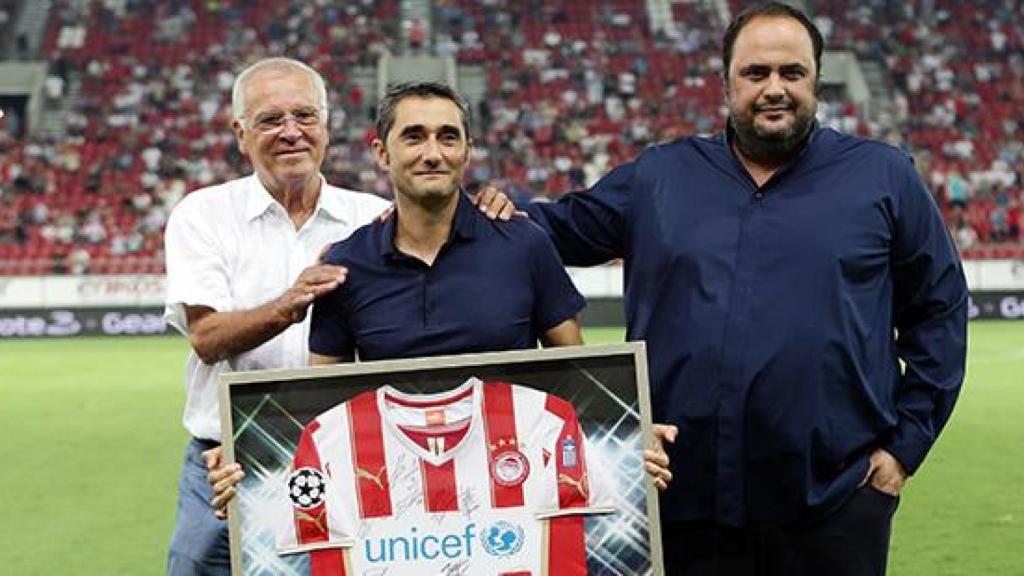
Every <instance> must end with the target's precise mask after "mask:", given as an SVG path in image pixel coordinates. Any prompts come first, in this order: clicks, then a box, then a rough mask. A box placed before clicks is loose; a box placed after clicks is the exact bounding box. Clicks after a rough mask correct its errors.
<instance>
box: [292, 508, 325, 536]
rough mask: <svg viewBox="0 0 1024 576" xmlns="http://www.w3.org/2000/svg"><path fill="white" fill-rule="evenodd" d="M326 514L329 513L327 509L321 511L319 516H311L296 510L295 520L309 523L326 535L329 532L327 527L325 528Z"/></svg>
mask: <svg viewBox="0 0 1024 576" xmlns="http://www.w3.org/2000/svg"><path fill="white" fill-rule="evenodd" d="M326 513H327V510H326V509H325V510H321V511H320V513H319V514H317V515H316V516H313V515H312V514H310V513H308V512H304V511H302V510H296V511H295V519H296V520H298V521H299V522H309V523H311V524H312V525H313V526H315V527H316V529H317V531H319V532H320V533H325V532H327V527H326V526H324V515H325V514H326Z"/></svg>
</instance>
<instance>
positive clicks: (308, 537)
mask: <svg viewBox="0 0 1024 576" xmlns="http://www.w3.org/2000/svg"><path fill="white" fill-rule="evenodd" d="M318 429H319V423H318V422H317V421H316V420H314V421H313V422H311V423H310V424H309V425H308V426H306V428H305V429H304V430H303V431H302V436H301V437H300V438H299V445H298V447H297V448H296V449H295V455H294V457H293V459H292V467H291V469H290V470H289V474H288V477H287V480H286V485H285V487H284V490H283V492H284V498H285V499H286V503H285V506H284V507H282V510H286V512H285V517H284V518H282V520H281V522H280V530H279V532H278V538H277V548H278V553H279V554H282V555H283V554H294V553H299V552H308V551H316V550H324V549H333V548H347V547H351V546H352V545H353V542H352V539H351V537H347V536H345V535H343V534H341V532H340V530H338V529H337V527H336V526H334V525H333V522H332V521H331V514H329V508H330V504H331V502H332V501H335V500H337V497H338V495H337V494H335V493H334V491H335V490H336V485H335V484H334V483H333V482H332V481H331V475H330V470H328V469H327V467H326V466H324V465H323V464H322V461H321V458H320V454H319V450H318V449H317V445H316V441H315V435H316V432H317V430H318Z"/></svg>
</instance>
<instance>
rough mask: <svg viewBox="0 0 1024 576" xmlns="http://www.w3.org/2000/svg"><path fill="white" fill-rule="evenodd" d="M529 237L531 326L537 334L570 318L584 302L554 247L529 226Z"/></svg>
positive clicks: (536, 229) (547, 239) (541, 232)
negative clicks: (532, 290)
mask: <svg viewBox="0 0 1024 576" xmlns="http://www.w3.org/2000/svg"><path fill="white" fill-rule="evenodd" d="M529 226H530V228H531V230H530V231H531V232H533V233H534V234H532V238H531V241H532V244H533V245H532V246H531V250H530V258H531V262H530V273H531V277H532V280H533V286H534V300H533V312H532V316H533V325H534V326H536V327H537V329H538V331H539V332H543V331H546V330H550V329H551V328H554V327H555V326H558V325H559V324H561V323H562V322H565V321H566V320H569V319H572V318H574V317H575V316H576V315H577V314H578V313H579V312H580V310H582V309H583V308H584V307H585V306H586V305H587V301H586V299H584V298H583V295H582V294H580V292H579V290H577V289H576V285H575V284H573V282H572V279H571V278H569V274H568V273H567V272H566V271H565V266H563V265H562V261H561V259H559V257H558V253H557V252H556V251H555V247H554V245H553V244H552V243H551V240H550V238H548V237H547V236H546V235H545V234H544V233H543V231H542V230H540V229H538V227H537V226H536V225H535V224H533V223H529Z"/></svg>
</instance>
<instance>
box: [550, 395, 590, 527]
mask: <svg viewBox="0 0 1024 576" xmlns="http://www.w3.org/2000/svg"><path fill="white" fill-rule="evenodd" d="M544 408H545V409H546V410H547V411H548V412H551V413H552V414H554V415H556V416H558V417H559V418H561V419H562V422H563V424H562V430H561V432H559V434H558V441H557V442H556V443H555V446H554V450H555V453H554V457H555V472H556V473H557V477H558V507H559V508H579V507H583V506H587V504H588V503H589V502H590V487H589V486H588V480H587V460H586V454H585V453H584V447H583V444H584V442H583V430H582V429H581V428H580V423H579V421H578V420H577V419H576V409H575V408H573V406H572V404H570V403H569V402H568V401H566V400H564V399H562V398H558V397H556V396H552V395H550V394H548V398H547V402H546V403H545V405H544Z"/></svg>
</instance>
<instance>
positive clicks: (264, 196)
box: [245, 174, 349, 223]
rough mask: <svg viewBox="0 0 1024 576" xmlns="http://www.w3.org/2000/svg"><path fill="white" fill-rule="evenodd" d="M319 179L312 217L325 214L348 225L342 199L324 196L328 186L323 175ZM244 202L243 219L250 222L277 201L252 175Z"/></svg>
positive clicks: (256, 177)
mask: <svg viewBox="0 0 1024 576" xmlns="http://www.w3.org/2000/svg"><path fill="white" fill-rule="evenodd" d="M318 176H319V178H320V195H319V197H317V200H316V209H314V210H313V215H314V216H316V215H317V214H319V213H320V212H323V213H325V214H326V215H327V216H329V217H331V218H333V219H334V220H337V221H339V222H343V223H348V221H349V216H348V211H347V210H346V209H345V206H344V199H343V198H341V196H340V195H337V194H324V191H325V190H326V189H327V187H328V186H329V184H327V180H326V179H325V178H324V176H323V174H319V175H318ZM246 189H247V194H246V202H245V218H246V220H249V221H252V220H255V219H257V218H259V217H260V216H262V215H263V214H265V213H266V212H267V210H270V207H271V206H273V205H274V204H278V205H280V204H279V203H278V201H277V200H276V199H275V198H274V197H273V196H271V195H270V192H269V191H268V190H267V188H266V186H264V185H263V182H260V178H259V176H257V175H256V174H252V175H251V176H249V182H248V184H247V186H246Z"/></svg>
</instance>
